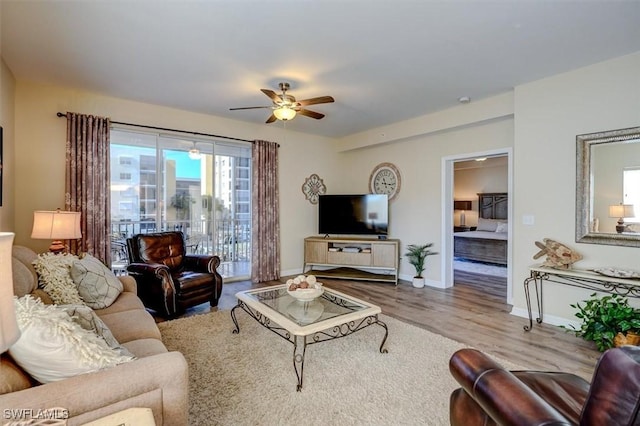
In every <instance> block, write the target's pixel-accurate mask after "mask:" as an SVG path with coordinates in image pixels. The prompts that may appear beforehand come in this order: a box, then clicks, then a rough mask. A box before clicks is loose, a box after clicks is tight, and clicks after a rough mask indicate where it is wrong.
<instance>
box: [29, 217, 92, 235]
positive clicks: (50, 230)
mask: <svg viewBox="0 0 640 426" xmlns="http://www.w3.org/2000/svg"><path fill="white" fill-rule="evenodd" d="M31 238H33V239H36V240H76V239H78V238H82V233H81V232H80V212H63V211H60V210H57V211H35V212H33V229H32V230H31Z"/></svg>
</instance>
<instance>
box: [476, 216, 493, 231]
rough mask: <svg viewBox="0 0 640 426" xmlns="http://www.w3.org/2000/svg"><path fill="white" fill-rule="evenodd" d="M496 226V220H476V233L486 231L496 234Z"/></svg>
mask: <svg viewBox="0 0 640 426" xmlns="http://www.w3.org/2000/svg"><path fill="white" fill-rule="evenodd" d="M497 226H498V220H495V219H484V218H481V217H479V218H478V227H477V228H476V231H488V232H496V228H497Z"/></svg>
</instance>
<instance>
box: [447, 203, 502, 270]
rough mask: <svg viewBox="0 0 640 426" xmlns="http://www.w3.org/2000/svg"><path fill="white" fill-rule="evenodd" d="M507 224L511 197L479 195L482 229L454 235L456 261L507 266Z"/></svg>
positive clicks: (479, 225)
mask: <svg viewBox="0 0 640 426" xmlns="http://www.w3.org/2000/svg"><path fill="white" fill-rule="evenodd" d="M507 220H508V197H507V193H504V192H496V193H484V194H478V226H477V227H476V229H475V230H473V231H468V232H454V234H453V255H454V257H457V258H462V259H465V260H472V261H476V262H487V263H497V264H500V265H506V264H507V239H508V235H509V234H508V232H507Z"/></svg>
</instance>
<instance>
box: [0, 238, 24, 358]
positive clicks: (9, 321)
mask: <svg viewBox="0 0 640 426" xmlns="http://www.w3.org/2000/svg"><path fill="white" fill-rule="evenodd" d="M13 237H14V234H13V233H12V232H0V353H2V352H4V351H6V350H7V349H9V347H10V346H11V345H13V344H14V343H15V342H16V340H18V337H20V330H19V329H18V323H17V322H16V314H15V309H14V306H13V274H12V271H11V247H12V246H13Z"/></svg>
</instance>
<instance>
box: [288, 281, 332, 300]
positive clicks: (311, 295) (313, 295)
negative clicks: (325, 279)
mask: <svg viewBox="0 0 640 426" xmlns="http://www.w3.org/2000/svg"><path fill="white" fill-rule="evenodd" d="M287 293H289V295H290V296H291V297H293V298H294V299H296V300H299V301H301V302H311V301H312V300H314V299H317V298H318V297H320V296H322V293H324V289H323V288H322V283H318V282H317V283H315V284H314V285H312V286H311V287H309V288H299V289H297V290H294V291H291V290H289V289H287Z"/></svg>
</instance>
